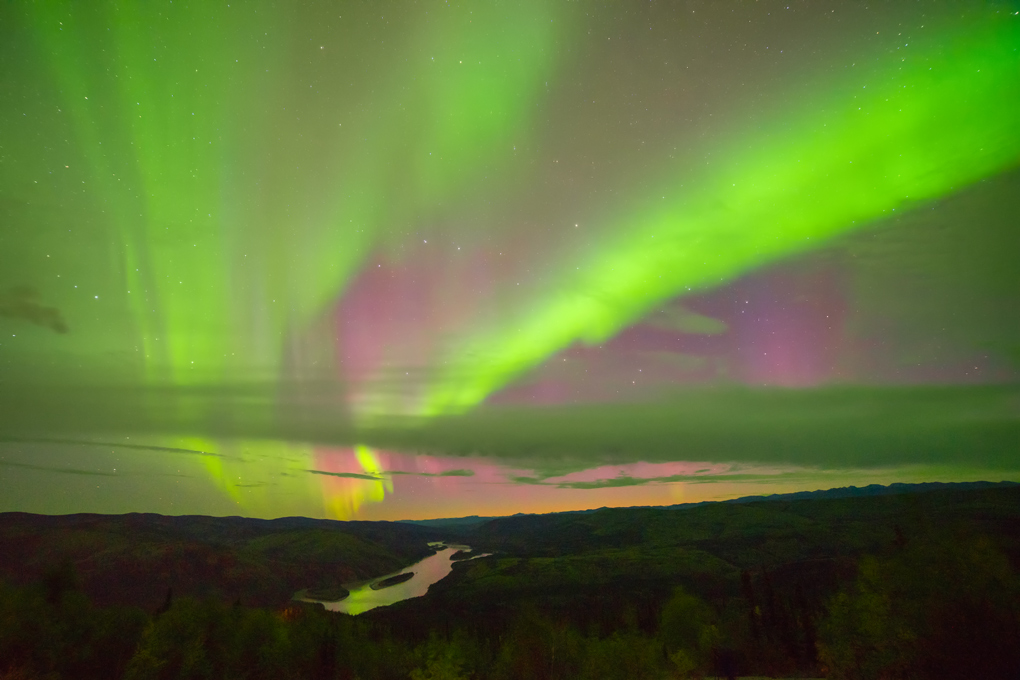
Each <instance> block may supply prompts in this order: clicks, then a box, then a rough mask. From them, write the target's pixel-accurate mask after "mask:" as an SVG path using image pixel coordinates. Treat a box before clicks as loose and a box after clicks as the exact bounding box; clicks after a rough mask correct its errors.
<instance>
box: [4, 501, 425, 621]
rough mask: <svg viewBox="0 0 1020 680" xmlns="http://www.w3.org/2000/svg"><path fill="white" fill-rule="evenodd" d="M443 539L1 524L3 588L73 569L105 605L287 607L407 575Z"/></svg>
mask: <svg viewBox="0 0 1020 680" xmlns="http://www.w3.org/2000/svg"><path fill="white" fill-rule="evenodd" d="M439 538H441V535H440V534H439V533H438V532H437V531H435V530H433V529H429V528H426V527H417V526H413V525H407V524H397V523H393V522H334V521H330V520H314V519H308V518H303V517H288V518H282V519H275V520H261V519H246V518H242V517H203V516H182V517H167V516H162V515H154V514H128V515H89V514H81V515H63V516H45V515H32V514H27V513H2V514H0V555H3V559H2V560H0V578H4V579H6V580H8V581H11V582H14V583H27V582H30V581H34V580H37V579H39V578H40V577H41V576H42V575H43V574H44V573H45V572H46V571H48V570H50V569H52V568H54V567H55V566H56V565H59V564H61V563H62V562H64V561H70V563H71V564H72V565H73V566H74V567H75V569H76V571H77V572H78V574H79V577H80V578H81V580H82V586H83V589H84V591H85V592H86V594H88V595H89V596H90V597H91V598H93V599H94V600H95V601H96V602H97V603H100V604H111V603H118V604H132V605H137V606H141V607H147V608H154V607H157V606H159V605H160V604H161V603H162V602H163V601H164V600H165V598H166V594H167V589H168V588H172V589H173V593H174V596H176V597H180V596H210V597H214V598H218V599H226V600H229V601H234V600H238V599H239V600H240V601H242V602H243V603H244V604H249V605H267V606H276V605H281V604H285V603H286V602H287V601H289V600H290V598H291V596H292V595H293V594H294V592H296V591H297V590H300V589H302V588H307V587H327V586H335V585H339V584H340V583H344V582H348V581H353V580H360V579H364V578H369V577H372V576H378V575H380V574H385V573H387V572H389V571H394V570H396V569H400V568H402V567H404V566H407V565H408V564H411V563H413V562H415V561H416V560H418V559H421V558H422V557H425V556H426V555H428V554H430V552H431V550H430V549H429V548H428V546H427V543H428V541H433V540H438V539H439Z"/></svg>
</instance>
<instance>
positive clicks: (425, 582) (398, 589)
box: [301, 544, 485, 616]
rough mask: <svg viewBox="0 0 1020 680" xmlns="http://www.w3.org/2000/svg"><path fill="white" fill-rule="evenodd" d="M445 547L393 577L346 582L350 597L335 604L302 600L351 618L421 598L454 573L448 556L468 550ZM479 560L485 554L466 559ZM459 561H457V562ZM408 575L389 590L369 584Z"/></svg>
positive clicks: (345, 586)
mask: <svg viewBox="0 0 1020 680" xmlns="http://www.w3.org/2000/svg"><path fill="white" fill-rule="evenodd" d="M443 545H444V547H443V548H442V549H441V550H440V551H439V552H437V553H436V554H435V555H430V556H429V557H426V558H425V559H423V560H422V561H420V562H416V563H415V564H412V565H411V566H409V567H406V568H404V569H401V570H400V571H395V572H393V573H392V574H386V575H384V576H379V577H378V578H373V579H370V580H368V581H358V582H357V583H349V584H347V583H345V584H344V588H346V589H347V590H349V591H350V592H351V594H350V595H348V596H347V597H345V598H344V599H342V600H339V601H337V602H323V601H321V600H311V599H307V598H301V599H302V600H303V601H304V602H321V604H322V605H323V606H324V607H325V608H326V609H328V610H329V611H334V612H344V613H345V614H351V615H352V616H354V615H357V614H363V613H364V612H367V611H368V610H370V609H375V608H376V607H385V606H387V605H391V604H394V603H396V602H400V601H401V600H409V599H411V598H412V597H421V596H422V595H424V594H425V593H427V592H428V590H429V586H431V585H432V584H433V583H436V582H437V581H439V580H441V579H443V578H444V577H446V576H447V575H448V574H449V573H450V572H451V571H452V570H453V562H452V561H451V560H450V558H451V557H453V555H454V554H455V553H456V552H457V551H458V550H470V548H469V547H468V546H466V545H451V544H443ZM478 557H485V555H484V554H483V555H475V556H474V557H471V558H469V559H477V558H478ZM458 561H459V560H458ZM408 572H414V576H412V577H411V578H410V579H408V580H407V581H404V582H403V583H398V584H397V585H395V586H390V587H389V588H383V589H381V590H372V584H374V583H378V582H379V581H383V580H385V579H388V578H390V577H393V576H396V575H398V574H406V573H408Z"/></svg>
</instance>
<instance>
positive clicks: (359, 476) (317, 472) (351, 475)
mask: <svg viewBox="0 0 1020 680" xmlns="http://www.w3.org/2000/svg"><path fill="white" fill-rule="evenodd" d="M308 472H311V473H312V474H313V475H326V476H328V477H343V478H345V479H367V480H369V481H372V482H381V481H383V480H382V479H380V478H379V477H373V476H372V475H363V474H360V473H358V472H327V471H325V470H308Z"/></svg>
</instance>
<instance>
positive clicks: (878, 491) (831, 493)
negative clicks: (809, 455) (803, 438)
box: [399, 482, 1020, 529]
mask: <svg viewBox="0 0 1020 680" xmlns="http://www.w3.org/2000/svg"><path fill="white" fill-rule="evenodd" d="M1006 486H1020V482H922V483H920V484H904V483H900V482H897V483H894V484H890V485H888V486H883V485H881V484H869V485H868V486H860V487H857V486H841V487H838V488H835V489H823V490H820V491H796V492H794V493H782V494H769V495H768V496H741V497H740V498H730V499H728V500H725V501H701V502H699V503H677V504H675V505H663V506H653V505H639V506H634V507H641V508H651V507H661V508H693V507H696V506H699V505H706V504H709V503H757V502H758V501H792V500H802V499H806V498H857V497H860V496H888V495H890V494H899V493H923V492H925V491H942V490H947V489H956V490H964V489H991V488H995V487H1006ZM603 509H605V508H597V509H592V510H568V511H566V512H559V513H549V514H554V515H569V514H577V513H587V512H597V511H598V510H603ZM508 516H509V517H528V516H529V514H528V513H524V512H519V513H516V514H514V515H508ZM493 519H500V517H499V516H494V517H479V516H478V515H469V516H467V517H450V518H441V519H402V520H399V521H400V522H402V523H404V524H418V525H420V526H425V527H442V528H450V529H457V528H471V527H475V526H478V525H479V524H484V523H485V522H488V521H489V520H493Z"/></svg>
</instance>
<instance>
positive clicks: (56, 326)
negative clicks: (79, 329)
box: [0, 286, 68, 333]
mask: <svg viewBox="0 0 1020 680" xmlns="http://www.w3.org/2000/svg"><path fill="white" fill-rule="evenodd" d="M0 316H5V317H7V318H9V319H21V320H22V321H28V322H29V323H34V324H35V325H37V326H43V327H44V328H49V329H52V330H54V331H56V332H57V333H66V332H67V331H68V328H67V324H66V323H65V322H64V319H63V317H62V316H61V315H60V310H58V309H57V308H56V307H46V306H44V305H43V304H42V303H40V302H39V291H37V290H36V289H35V288H32V287H31V286H15V287H13V288H10V289H8V290H7V291H5V292H0Z"/></svg>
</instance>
